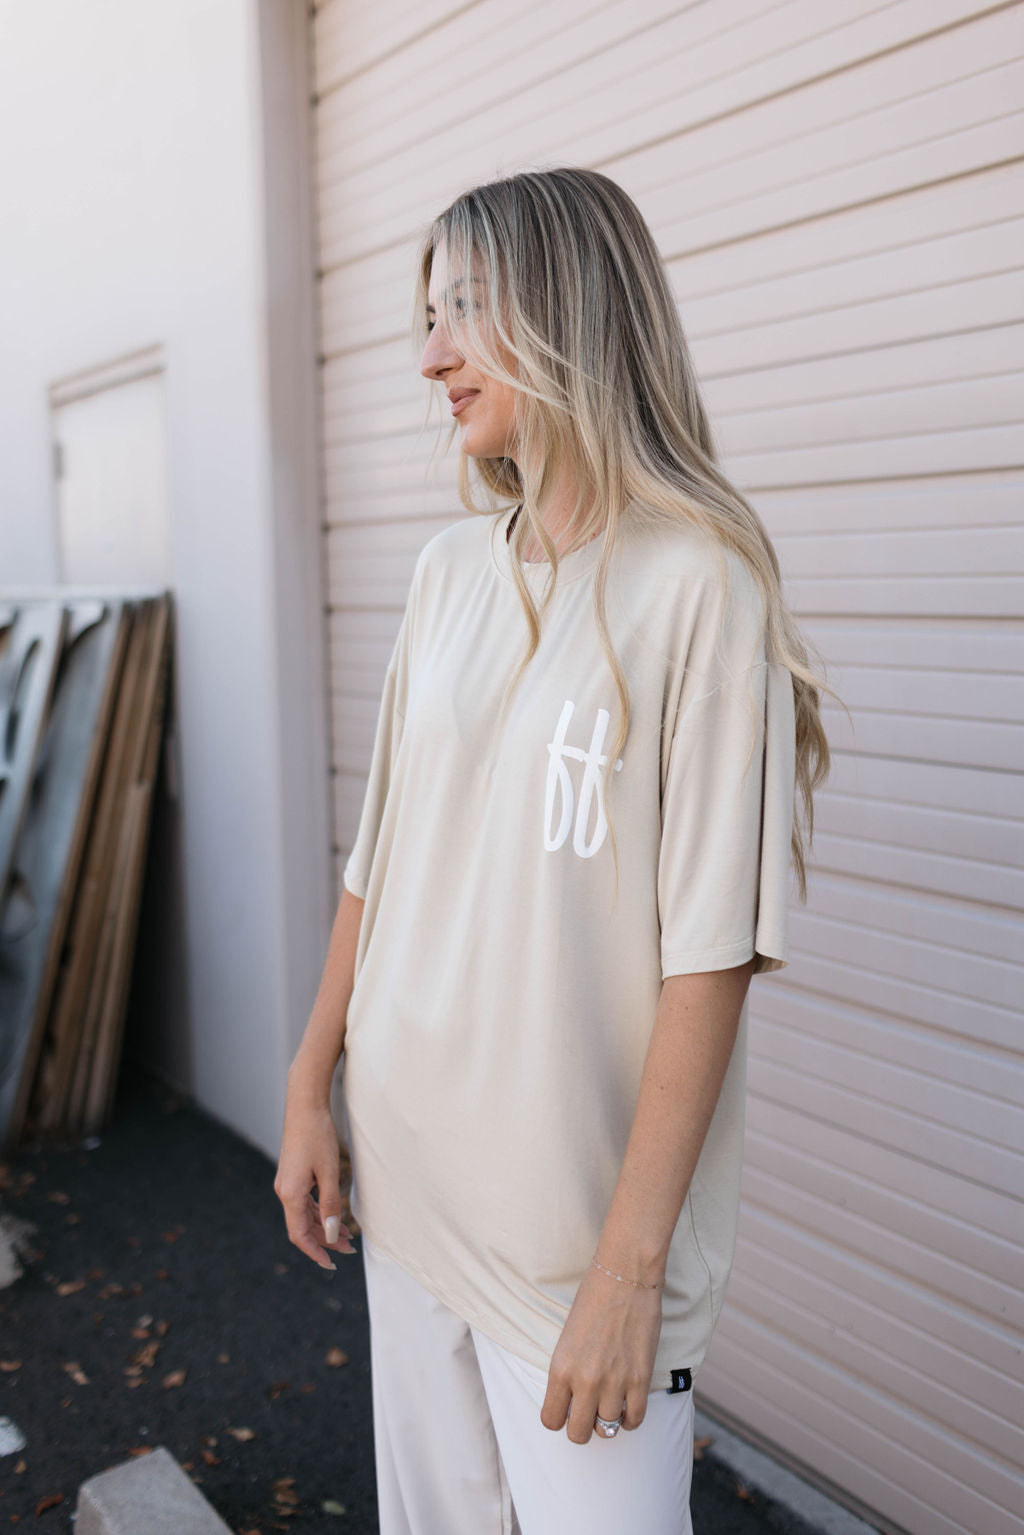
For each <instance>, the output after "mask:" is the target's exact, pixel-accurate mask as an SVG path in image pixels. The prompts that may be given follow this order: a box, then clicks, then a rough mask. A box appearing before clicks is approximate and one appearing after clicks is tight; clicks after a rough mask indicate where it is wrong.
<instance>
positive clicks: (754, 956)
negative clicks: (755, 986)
mask: <svg viewBox="0 0 1024 1535" xmlns="http://www.w3.org/2000/svg"><path fill="white" fill-rule="evenodd" d="M416 312H417V324H418V327H419V329H420V338H419V339H420V341H421V343H422V347H423V351H422V357H421V371H422V373H423V374H424V376H425V377H426V378H427V379H429V380H431V381H432V382H433V383H435V384H438V385H440V386H441V388H442V389H443V390H444V392H445V394H446V396H447V400H448V402H450V408H451V411H452V415H453V417H454V426H453V433H455V432H457V433H458V434H459V435H460V441H461V454H460V460H459V471H460V494H461V497H462V500H463V502H464V504H465V505H466V507H467V509H469V510H470V511H472V512H475V513H477V514H478V515H476V516H472V517H468V518H466V517H464V518H461V519H460V520H459V521H458V522H456V523H454V524H452V525H451V526H449V527H446V528H444V529H443V530H442V531H441V532H440V533H438V534H436V535H435V536H434V537H432V538H431V539H430V540H429V541H428V542H427V544H426V546H425V547H424V548H423V549H422V550H421V552H420V555H419V558H418V560H417V562H416V567H415V573H414V576H413V580H412V586H411V590H410V593H409V598H408V602H407V605H406V609H405V613H404V615H403V619H402V623H401V627H400V630H399V633H398V637H397V639H396V641H395V645H394V649H393V652H392V655H391V660H390V663H389V666H388V668H387V674H386V679H385V686H384V692H383V699H382V703H381V709H380V715H379V719H378V723H377V733H376V740H375V745H374V750H373V756H372V763H371V767H370V775H369V782H368V786H367V790H366V796H365V799H364V802H363V808H362V816H361V820H360V823H359V828H358V834H357V836H356V840H355V844H354V847H353V849H352V852H351V855H350V857H349V859H348V862H347V863H346V866H345V870H344V886H345V888H344V891H343V894H342V897H341V902H340V905H339V908H338V914H337V918H336V921H335V925H334V931H333V934H332V937H331V944H330V949H329V952H328V956H327V962H326V965H325V969H324V975H323V981H322V984H321V987H320V991H319V994H318V996H317V999H316V1003H315V1006H314V1008H313V1012H312V1016H311V1017H310V1020H309V1023H308V1026H307V1029H306V1033H305V1035H304V1037H303V1040H302V1043H301V1045H300V1047H299V1050H298V1052H297V1054H296V1056H295V1059H294V1061H293V1063H292V1065H291V1068H290V1071H289V1081H288V1096H287V1107H286V1113H285V1126H284V1135H283V1143H282V1151H281V1159H280V1165H279V1169H278V1175H277V1179H276V1181H275V1190H276V1192H277V1193H278V1196H279V1197H280V1198H281V1200H282V1203H283V1205H284V1208H285V1213H286V1219H287V1227H288V1233H289V1237H290V1239H291V1241H292V1242H294V1243H295V1245H296V1246H297V1247H299V1248H300V1250H301V1251H303V1252H305V1253H306V1254H308V1256H309V1257H311V1258H312V1259H313V1260H314V1261H315V1262H317V1263H320V1264H323V1265H327V1266H333V1265H331V1264H330V1259H329V1257H328V1255H327V1253H326V1252H325V1251H324V1249H331V1248H332V1249H334V1250H335V1251H339V1252H353V1251H355V1249H354V1248H353V1246H352V1244H351V1242H350V1240H349V1236H350V1233H349V1232H348V1231H347V1230H346V1229H345V1228H344V1227H343V1226H339V1224H338V1216H339V1215H340V1213H341V1211H342V1201H341V1196H340V1192H339V1187H338V1167H339V1161H338V1144H337V1135H336V1131H335V1127H334V1124H333V1121H332V1118H331V1113H330V1106H329V1094H330V1085H331V1080H332V1076H333V1073H334V1071H335V1068H336V1066H337V1063H338V1061H339V1059H340V1057H341V1054H342V1050H343V1049H344V1058H345V1065H344V1081H343V1086H344V1107H345V1120H346V1130H347V1136H346V1139H347V1142H348V1145H349V1148H350V1152H351V1158H352V1172H353V1180H352V1190H351V1209H352V1213H353V1214H354V1216H355V1218H356V1220H357V1221H358V1223H359V1226H360V1228H361V1231H362V1237H363V1243H362V1245H363V1257H364V1264H365V1271H366V1283H367V1296H368V1302H369V1311H370V1330H371V1362H372V1376H373V1404H374V1438H375V1453H376V1462H377V1481H378V1501H379V1506H380V1514H381V1530H382V1532H383V1535H462V1532H464V1535H490V1532H493V1535H499V1532H502V1535H507V1532H509V1531H514V1530H519V1529H521V1531H522V1532H523V1535H576V1532H583V1531H586V1532H587V1535H604V1532H608V1535H612V1532H614V1535H623V1532H624V1531H628V1532H630V1535H638V1532H650V1535H669V1532H672V1535H674V1532H677V1531H679V1532H685V1531H689V1530H690V1528H691V1525H690V1515H689V1489H690V1473H691V1465H692V1446H693V1410H692V1400H693V1398H692V1390H691V1387H692V1383H693V1380H694V1378H695V1376H696V1374H697V1371H698V1369H699V1367H700V1364H701V1362H702V1360H703V1358H704V1355H705V1352H706V1350H707V1346H708V1342H709V1340H710V1336H711V1331H712V1328H713V1326H714V1323H715V1320H716V1318H717V1316H718V1313H719V1310H720V1308H721V1305H722V1301H723V1298H724V1294H725V1285H726V1280H727V1277H728V1272H729V1268H730V1264H731V1261H732V1254H733V1245H734V1240H735V1229H736V1220H737V1213H738V1203H739V1175H740V1163H741V1154H742V1140H743V1112H744V1111H743V1093H744V1075H745V1065H746V995H747V987H748V984H749V981H750V977H751V976H752V975H753V974H756V973H758V972H761V971H771V970H778V969H781V968H782V966H783V965H784V964H785V963H786V959H787V949H786V904H787V894H788V891H787V883H788V874H789V868H790V862H791V859H792V861H793V862H794V864H795V867H796V871H797V875H798V883H799V887H800V893H801V896H802V897H805V884H804V855H803V838H802V835H801V831H800V827H799V825H798V823H797V819H796V816H795V805H794V800H795V789H796V786H797V785H799V788H800V791H801V794H802V797H803V803H804V809H805V814H806V819H807V823H808V835H809V834H810V831H811V829H812V827H813V809H812V791H813V789H814V787H815V786H816V785H817V784H818V783H819V782H820V781H821V780H822V779H823V778H824V777H825V775H826V773H827V771H828V747H827V743H826V740H825V736H824V733H823V730H822V726H821V722H820V718H819V714H818V707H817V705H818V697H819V689H820V688H821V687H822V686H824V683H823V682H822V681H821V679H820V678H819V677H818V676H817V675H816V674H815V673H814V672H812V671H811V670H809V668H808V663H807V648H806V645H805V643H804V642H803V640H802V638H801V636H800V634H799V632H798V630H797V627H796V625H795V624H794V621H793V619H792V617H791V616H790V614H789V613H788V612H787V609H786V607H785V605H784V603H783V600H782V596H781V592H780V579H779V567H778V562H777V559H776V556H775V553H774V550H773V548H772V545H771V542H770V540H769V537H768V535H767V533H766V531H765V529H764V527H763V525H762V523H761V521H760V519H759V518H758V516H757V514H756V513H755V512H754V511H753V510H752V508H751V507H750V506H749V505H748V503H747V502H746V501H745V500H744V499H743V497H742V496H741V495H740V494H739V492H738V491H737V490H736V489H735V488H734V487H733V486H732V485H730V483H729V482H728V480H727V479H726V478H725V477H724V476H723V474H722V473H721V470H720V469H719V468H718V466H717V464H716V461H715V453H714V448H713V444H712V438H711V433H710V430H709V427H708V422H707V418H706V415H705V412H704V409H703V406H702V403H701V399H700V394H699V390H698V386H697V381H696V378H695V376H694V372H693V367H692V364H691V362H690V358H689V354H688V350H687V346H686V342H685V340H684V337H683V334H682V331H681V328H680V323H679V319H678V316H677V312H676V307H675V304H674V302H673V299H672V295H671V292H670V289H669V286H668V283H667V280H666V277H665V273H664V270H663V267H662V263H661V261H660V258H659V256H658V253H657V250H656V248H655V245H654V242H653V240H652V237H651V234H650V231H649V230H648V228H647V226H646V224H645V223H644V221H643V219H642V217H641V215H640V214H639V212H638V210H637V209H636V207H635V205H634V204H633V202H632V201H631V200H630V198H629V197H628V196H627V195H626V193H625V192H624V191H623V190H622V189H621V188H620V187H618V186H617V185H616V184H615V183H614V182H612V181H611V180H609V179H608V178H607V177H605V176H603V175H601V174H599V173H597V172H594V171H587V170H578V169H558V170H546V171H531V172H525V173H522V174H519V175H515V176H509V177H506V178H504V179H501V180H498V181H494V182H491V183H488V184H486V185H484V186H480V187H476V188H474V189H472V190H471V191H469V192H466V193H465V194H464V195H463V196H461V197H459V198H457V199H456V200H455V202H453V203H452V205H451V206H450V207H449V208H447V209H446V210H445V212H443V213H442V214H441V215H440V216H439V217H438V218H437V219H436V220H435V221H434V223H433V224H432V225H431V227H430V229H429V231H428V233H427V235H426V238H425V240H424V243H423V250H422V260H421V263H420V272H419V284H418V292H417V304H416ZM470 461H472V463H473V465H474V467H475V481H476V483H475V485H474V484H473V483H472V481H471V476H470V472H469V466H470ZM481 502H482V503H483V504H481ZM524 619H525V622H524ZM314 1184H315V1186H316V1188H317V1190H318V1198H319V1203H318V1204H317V1202H315V1201H314V1200H313V1197H312V1193H311V1190H312V1187H313V1185H314ZM620 1429H622V1430H626V1431H627V1432H625V1433H623V1434H621V1435H620V1434H619V1430H620ZM563 1430H564V1432H563ZM611 1440H614V1441H615V1442H609V1441H611Z"/></svg>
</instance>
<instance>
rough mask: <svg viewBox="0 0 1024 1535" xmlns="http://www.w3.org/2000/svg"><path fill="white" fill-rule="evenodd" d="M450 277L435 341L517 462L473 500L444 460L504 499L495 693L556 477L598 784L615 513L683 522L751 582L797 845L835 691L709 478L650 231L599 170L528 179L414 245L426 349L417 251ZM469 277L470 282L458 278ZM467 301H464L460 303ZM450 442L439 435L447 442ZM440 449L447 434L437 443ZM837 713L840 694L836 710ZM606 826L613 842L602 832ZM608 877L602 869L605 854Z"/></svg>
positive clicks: (625, 717)
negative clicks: (507, 581)
mask: <svg viewBox="0 0 1024 1535" xmlns="http://www.w3.org/2000/svg"><path fill="white" fill-rule="evenodd" d="M442 243H443V245H444V248H445V252H446V254H447V257H448V265H449V269H450V270H451V271H452V272H456V273H462V274H464V276H465V277H466V279H467V281H466V282H465V283H464V285H463V288H462V292H461V294H460V293H457V292H455V291H453V289H452V286H451V285H449V286H448V288H447V289H446V291H445V292H444V293H443V294H441V295H440V296H439V297H438V301H437V304H438V310H439V312H441V313H443V314H444V315H445V319H446V322H447V326H448V328H449V331H450V333H451V334H453V335H457V336H458V338H459V350H460V352H461V354H462V355H463V356H465V357H467V359H471V360H472V362H473V364H474V366H476V367H478V368H479V370H480V371H481V372H482V373H483V374H484V375H485V376H488V377H493V378H495V379H498V380H500V381H502V382H504V383H506V384H510V385H512V386H513V387H514V389H515V390H516V413H515V422H516V458H515V460H513V459H512V458H476V459H474V460H473V463H474V465H475V471H476V477H477V479H478V482H479V486H480V487H481V488H482V490H483V492H484V497H485V499H486V501H487V502H488V504H487V505H479V504H478V503H477V498H476V493H475V490H474V486H473V484H472V482H471V477H470V461H469V459H468V456H467V455H466V454H465V453H463V452H460V455H459V495H460V499H461V500H462V503H463V505H464V506H465V507H466V509H467V511H470V512H477V513H482V514H484V515H490V516H494V515H495V514H501V513H503V512H505V511H507V510H508V509H509V508H510V507H511V505H513V504H516V503H521V505H522V511H521V512H520V513H519V514H518V515H517V517H516V526H515V529H514V533H513V535H512V538H511V539H510V543H509V548H510V551H511V553H512V555H513V558H512V561H511V564H512V570H513V575H514V579H515V583H516V586H517V588H518V591H519V596H520V599H521V601H522V604H523V611H524V613H525V616H526V622H527V628H528V636H529V637H528V646H527V650H526V653H525V655H524V656H523V658H522V660H521V662H520V663H519V666H518V667H517V668H516V671H515V673H514V674H513V676H512V678H511V679H510V681H509V686H508V689H507V690H506V694H505V701H506V703H507V701H508V698H509V696H510V693H511V690H512V689H513V688H514V686H515V684H516V682H517V681H518V679H519V678H520V677H521V675H522V673H523V671H524V669H525V668H526V666H527V665H528V664H529V661H530V659H531V657H532V656H533V655H534V653H535V652H536V649H537V645H538V643H539V640H540V620H541V614H542V612H543V610H544V607H545V606H546V603H547V601H548V599H549V598H550V596H551V594H552V592H553V590H554V587H555V583H556V581H557V569H558V554H557V551H556V549H555V546H554V544H553V542H552V540H551V537H550V535H549V534H548V532H547V530H546V529H545V527H544V524H543V521H542V519H541V516H540V513H539V511H538V507H539V505H540V504H542V503H543V501H544V499H545V497H546V496H547V495H548V494H549V493H550V491H551V489H552V486H553V485H554V483H555V478H556V475H557V474H558V473H559V471H561V470H562V469H563V468H564V467H565V466H568V467H569V469H570V470H571V471H572V475H573V477H574V479H575V482H576V486H577V495H576V502H575V506H574V507H573V509H572V513H571V517H570V522H569V526H570V528H575V529H576V533H575V536H574V537H573V540H572V543H571V544H570V545H569V546H568V548H566V549H565V550H563V557H564V555H566V554H568V553H571V552H572V551H573V550H574V549H576V548H578V547H582V545H583V544H584V543H587V542H588V541H589V540H590V539H591V538H593V537H596V536H597V535H598V534H599V533H600V532H601V529H602V528H603V529H604V536H603V539H602V547H601V556H600V561H599V563H598V565H597V567H596V570H595V576H594V603H595V613H596V618H597V628H598V633H599V635H600V640H601V645H602V648H603V650H604V653H605V656H606V657H607V660H608V664H609V666H610V668H611V672H612V675H613V677H614V679H615V686H616V688H617V691H618V696H619V704H620V717H619V728H618V733H617V736H616V739H615V742H614V743H613V744H612V746H610V747H609V748H608V756H607V775H608V779H609V782H614V779H615V774H614V773H612V772H611V768H612V766H613V765H614V763H615V762H616V760H617V759H618V757H619V755H620V753H621V751H622V748H623V746H624V745H625V742H626V738H627V736H628V734H629V720H630V707H629V694H628V689H627V686H626V679H625V676H624V674H623V671H622V667H621V665H620V663H619V661H618V658H617V657H616V655H615V652H614V649H613V646H612V643H611V636H610V633H609V629H608V621H607V609H606V599H605V594H606V585H607V577H608V570H609V565H610V563H611V559H612V555H613V551H614V547H615V540H616V537H617V534H618V529H619V524H620V517H621V515H622V513H623V509H624V508H626V507H628V508H629V515H630V517H631V518H637V519H642V520H643V521H644V522H645V523H648V524H652V525H654V524H656V525H660V526H664V525H665V524H666V523H670V524H671V525H678V524H679V523H680V522H683V523H685V524H687V525H689V526H691V527H695V528H697V529H698V530H700V531H701V532H703V533H704V534H705V535H707V536H709V537H710V539H711V540H712V542H713V544H714V546H715V547H716V548H718V549H720V548H721V547H722V546H725V547H727V548H730V549H732V550H734V551H735V552H736V553H737V554H738V555H739V556H740V557H741V558H742V560H743V561H744V562H745V564H746V566H747V567H748V568H749V570H750V571H751V573H752V574H753V576H754V578H755V580H756V583H757V587H758V590H759V592H760V594H761V598H762V602H763V604H764V615H765V625H766V628H765V646H766V658H767V660H768V661H781V662H783V663H784V664H785V666H786V667H787V668H788V669H789V671H790V673H791V675H792V680H793V695H794V705H795V715H796V782H797V786H798V789H799V793H800V797H801V800H802V805H803V814H804V818H805V820H806V828H807V830H806V845H807V848H808V849H809V848H810V844H811V839H812V837H813V833H814V801H813V793H814V790H815V789H816V788H817V786H818V785H819V784H820V783H821V782H822V781H823V780H824V779H825V778H826V777H827V775H828V772H829V768H830V754H829V747H828V741H827V739H826V736H825V731H824V728H823V726H822V722H821V716H820V713H819V709H818V700H819V696H820V692H821V691H822V690H824V691H826V692H828V693H830V694H831V695H832V696H833V697H837V696H838V695H836V694H835V693H834V691H833V690H832V689H831V688H829V687H828V686H827V684H826V682H825V679H824V667H823V666H822V665H821V661H820V657H816V659H817V661H818V664H819V668H820V672H821V674H820V675H819V673H818V672H815V671H813V670H812V669H811V667H810V665H809V658H808V648H809V647H808V644H807V642H806V640H805V639H804V637H803V635H802V634H801V632H800V629H799V627H798V625H797V623H796V621H795V619H794V618H793V615H792V614H791V613H790V611H789V609H788V608H787V606H786V603H785V601H784V599H783V596H782V590H781V578H780V572H779V562H778V558H777V556H776V553H775V550H774V548H773V546H772V542H771V539H770V537H769V535H768V532H767V530H766V529H765V526H764V524H763V523H762V521H761V519H760V517H759V516H758V514H757V513H756V512H755V511H754V509H753V507H752V506H751V505H750V503H749V502H748V501H746V500H745V499H744V497H743V496H742V495H741V494H740V492H739V491H738V490H737V489H736V487H735V486H734V485H733V484H731V483H730V481H729V480H728V479H727V478H726V476H725V475H724V474H723V473H722V471H721V469H720V468H719V467H718V463H717V455H716V450H715V444H714V441H713V439H712V434H711V428H710V424H709V421H708V416H707V412H706V411H705V408H704V404H703V401H702V399H701V392H700V389H699V387H698V382H697V376H696V373H695V371H694V367H693V363H692V361H691V359H690V353H689V348H688V346H687V342H686V338H685V335H684V333H683V328H682V324H681V321H680V318H679V312H678V310H677V307H676V304H675V300H674V299H673V296H672V292H671V289H670V287H669V283H668V279H667V276H666V273H665V269H664V266H663V263H662V260H661V257H660V255H659V253H658V250H657V247H656V246H655V243H654V239H653V237H652V235H651V232H650V230H649V228H648V226H647V224H646V222H645V221H644V219H643V217H642V215H641V213H640V211H639V209H638V208H637V207H636V204H635V203H634V202H633V201H632V199H631V198H630V197H629V196H628V194H627V193H626V192H625V191H623V189H622V188H621V187H620V186H618V185H617V184H616V183H615V182H614V181H612V180H611V179H610V178H609V177H607V176H605V175H602V174H601V172H599V171H594V170H586V169H580V168H577V167H563V168H559V169H551V170H527V171H521V172H519V173H518V174H516V175H511V176H506V177H503V178H501V179H498V180H494V181H489V182H486V183H484V184H482V185H480V186H476V187H473V188H471V189H470V190H468V191H466V192H463V193H462V194H461V195H460V196H459V197H457V198H456V199H455V200H454V202H452V203H451V204H450V205H449V206H448V207H447V208H446V209H445V210H444V212H442V213H440V214H439V215H438V216H437V218H435V219H434V220H433V222H432V223H431V224H430V225H429V227H428V229H427V230H426V232H425V235H424V237H423V241H422V246H421V251H420V259H419V263H418V273H417V282H416V294H415V311H414V320H413V329H414V340H415V342H416V343H417V344H418V345H419V346H420V348H421V349H422V347H423V346H424V345H425V343H426V338H427V318H426V311H427V305H428V302H429V299H428V293H429V285H430V274H431V267H432V265H433V259H434V252H435V250H436V249H437V247H438V245H439V244H442ZM471 276H472V277H474V278H480V279H481V281H480V282H479V283H474V284H473V285H472V293H471V285H470V282H469V281H468V279H469V278H470V277H471ZM471 298H472V301H470V300H471ZM456 431H457V424H456V423H453V425H452V433H451V436H454V435H455V433H456ZM450 441H451V437H449V442H450ZM530 529H532V530H533V534H534V538H535V541H536V542H538V543H539V544H540V545H541V546H542V547H543V549H544V551H545V553H546V555H547V558H548V560H549V561H550V562H551V567H552V570H551V576H550V578H549V581H548V584H547V588H546V591H545V596H544V601H543V602H542V604H541V607H540V608H539V609H538V607H537V605H536V603H535V602H534V600H533V594H532V592H531V590H530V587H529V584H528V583H527V581H526V579H525V577H524V575H523V571H522V564H521V561H522V552H523V549H524V548H525V546H526V541H527V537H528V531H529V530H530ZM840 702H841V700H840ZM609 826H610V829H611V832H612V843H613V848H614V843H615V833H614V827H612V826H611V820H610V818H609ZM792 856H793V863H794V865H795V868H796V872H797V879H798V883H799V890H800V897H801V900H803V901H806V899H807V879H806V869H805V851H804V834H803V831H802V828H801V825H800V817H799V815H797V814H796V813H794V818H793V834H792ZM615 863H616V868H617V867H618V858H617V854H616V859H615Z"/></svg>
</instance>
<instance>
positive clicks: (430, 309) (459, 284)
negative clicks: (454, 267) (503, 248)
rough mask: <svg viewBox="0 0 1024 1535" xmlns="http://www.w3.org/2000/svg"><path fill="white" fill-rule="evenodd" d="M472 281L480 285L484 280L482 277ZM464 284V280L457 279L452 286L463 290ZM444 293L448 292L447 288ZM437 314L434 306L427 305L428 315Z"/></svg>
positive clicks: (474, 278)
mask: <svg viewBox="0 0 1024 1535" xmlns="http://www.w3.org/2000/svg"><path fill="white" fill-rule="evenodd" d="M470 280H471V281H472V282H479V283H482V282H483V278H482V277H473V278H471V279H470ZM462 283H463V279H462V278H461V277H456V279H455V281H454V282H453V283H452V284H451V286H452V287H453V288H461V287H462ZM444 291H445V292H447V291H448V290H447V288H446V289H445V290H444ZM436 312H437V311H436V310H435V308H434V306H433V304H428V305H427V313H428V314H436Z"/></svg>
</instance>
